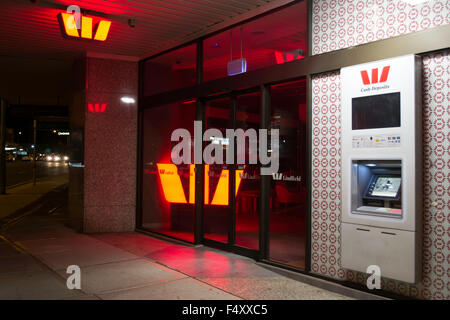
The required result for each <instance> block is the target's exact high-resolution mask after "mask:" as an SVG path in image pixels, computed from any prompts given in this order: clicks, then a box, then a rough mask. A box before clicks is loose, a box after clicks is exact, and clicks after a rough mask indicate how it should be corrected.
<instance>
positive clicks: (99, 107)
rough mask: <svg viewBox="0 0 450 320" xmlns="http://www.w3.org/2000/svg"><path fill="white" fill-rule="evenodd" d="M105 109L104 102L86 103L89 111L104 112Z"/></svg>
mask: <svg viewBox="0 0 450 320" xmlns="http://www.w3.org/2000/svg"><path fill="white" fill-rule="evenodd" d="M105 110H106V103H88V111H89V112H95V113H101V112H105Z"/></svg>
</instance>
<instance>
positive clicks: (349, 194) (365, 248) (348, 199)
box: [341, 55, 423, 283]
mask: <svg viewBox="0 0 450 320" xmlns="http://www.w3.org/2000/svg"><path fill="white" fill-rule="evenodd" d="M341 81H342V83H341V86H342V118H341V123H342V138H341V148H342V192H341V197H342V199H341V200H342V225H341V262H342V266H343V267H344V268H347V269H351V270H356V271H361V272H366V271H367V267H369V266H371V265H376V266H378V267H380V271H381V276H382V277H385V278H391V279H396V280H401V281H405V282H409V283H416V282H418V281H419V280H420V276H421V249H420V248H421V230H422V227H421V223H422V194H423V190H422V145H421V141H422V130H421V128H422V118H421V115H422V109H421V100H422V98H421V60H420V58H419V57H416V56H414V55H408V56H403V57H398V58H392V59H386V60H381V61H376V62H371V63H366V64H362V65H356V66H351V67H346V68H342V69H341Z"/></svg>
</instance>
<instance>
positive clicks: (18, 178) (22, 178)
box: [6, 160, 69, 187]
mask: <svg viewBox="0 0 450 320" xmlns="http://www.w3.org/2000/svg"><path fill="white" fill-rule="evenodd" d="M36 173H37V178H38V179H40V178H44V177H47V176H53V175H60V174H69V168H68V166H67V164H64V163H59V162H45V161H37V162H36ZM32 180H33V162H32V161H21V160H18V161H15V162H7V163H6V186H7V187H11V186H14V185H19V184H22V183H26V182H31V181H32Z"/></svg>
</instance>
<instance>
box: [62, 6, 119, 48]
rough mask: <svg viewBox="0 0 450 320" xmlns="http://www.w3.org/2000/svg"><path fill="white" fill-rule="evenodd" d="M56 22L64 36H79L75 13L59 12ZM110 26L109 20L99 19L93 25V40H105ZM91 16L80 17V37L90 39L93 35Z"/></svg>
mask: <svg viewBox="0 0 450 320" xmlns="http://www.w3.org/2000/svg"><path fill="white" fill-rule="evenodd" d="M57 17H58V22H59V25H60V28H61V33H62V35H63V36H64V37H71V38H80V33H79V32H78V29H77V27H76V23H75V15H72V14H70V13H66V12H61V13H59V14H58V16H57ZM110 28H111V21H108V20H100V21H98V22H97V24H96V26H95V35H94V38H93V39H94V40H97V41H105V40H106V39H107V38H108V33H109V29H110ZM93 31H94V30H93V18H91V17H84V16H83V17H81V38H83V39H92V35H93V33H94V32H93Z"/></svg>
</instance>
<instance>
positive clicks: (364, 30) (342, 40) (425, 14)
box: [312, 0, 450, 54]
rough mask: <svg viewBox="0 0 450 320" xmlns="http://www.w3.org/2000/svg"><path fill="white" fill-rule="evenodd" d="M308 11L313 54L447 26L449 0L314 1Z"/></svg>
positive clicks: (449, 20)
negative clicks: (409, 1)
mask: <svg viewBox="0 0 450 320" xmlns="http://www.w3.org/2000/svg"><path fill="white" fill-rule="evenodd" d="M312 11H313V17H312V21H313V26H312V32H313V34H312V52H313V54H320V53H324V52H329V51H333V50H338V49H342V48H347V47H352V46H355V45H359V44H363V43H367V42H371V41H376V40H381V39H386V38H391V37H395V36H398V35H403V34H406V33H410V32H415V31H420V30H425V29H429V28H433V27H436V26H439V25H443V24H448V23H450V0H430V1H426V2H424V3H422V4H419V5H416V6H412V5H409V4H407V3H406V2H404V1H400V0H314V1H313V8H312Z"/></svg>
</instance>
